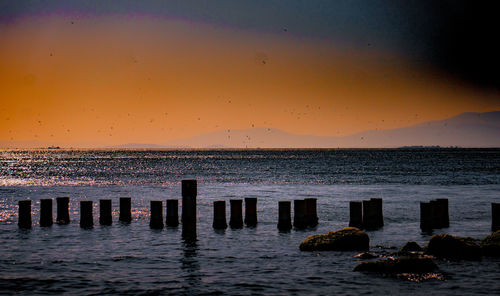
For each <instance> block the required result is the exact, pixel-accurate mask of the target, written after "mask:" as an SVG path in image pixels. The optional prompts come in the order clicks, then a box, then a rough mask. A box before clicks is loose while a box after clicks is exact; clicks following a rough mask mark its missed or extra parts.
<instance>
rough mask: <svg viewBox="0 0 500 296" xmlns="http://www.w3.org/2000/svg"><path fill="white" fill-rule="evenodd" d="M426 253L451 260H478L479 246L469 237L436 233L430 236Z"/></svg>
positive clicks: (480, 254) (480, 253)
mask: <svg viewBox="0 0 500 296" xmlns="http://www.w3.org/2000/svg"><path fill="white" fill-rule="evenodd" d="M426 253H427V254H429V255H433V256H435V257H438V258H445V259H451V260H461V259H464V260H480V259H481V256H482V252H481V247H480V246H479V245H478V244H477V243H476V240H475V239H473V238H470V237H460V236H453V235H449V234H436V235H434V236H432V237H431V240H430V241H429V245H428V247H427V251H426Z"/></svg>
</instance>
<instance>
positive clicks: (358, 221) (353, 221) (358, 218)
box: [349, 201, 363, 229]
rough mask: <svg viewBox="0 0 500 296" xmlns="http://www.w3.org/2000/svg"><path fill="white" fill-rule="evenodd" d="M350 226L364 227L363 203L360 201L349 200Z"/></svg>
mask: <svg viewBox="0 0 500 296" xmlns="http://www.w3.org/2000/svg"><path fill="white" fill-rule="evenodd" d="M349 226H350V227H356V228H359V229H362V228H363V203H362V202H360V201H350V202H349Z"/></svg>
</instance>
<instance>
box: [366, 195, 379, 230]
mask: <svg viewBox="0 0 500 296" xmlns="http://www.w3.org/2000/svg"><path fill="white" fill-rule="evenodd" d="M376 221H377V214H376V212H375V207H374V206H373V205H372V201H371V200H363V228H364V229H368V230H374V229H377V228H378V227H377V222H376Z"/></svg>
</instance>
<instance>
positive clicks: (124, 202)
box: [119, 197, 132, 223]
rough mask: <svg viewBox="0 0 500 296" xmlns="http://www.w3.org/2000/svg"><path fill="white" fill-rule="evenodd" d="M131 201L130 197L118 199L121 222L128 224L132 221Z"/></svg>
mask: <svg viewBox="0 0 500 296" xmlns="http://www.w3.org/2000/svg"><path fill="white" fill-rule="evenodd" d="M131 208H132V199H131V198H130V197H120V218H119V220H120V221H121V222H125V223H130V222H131V221H132V212H131Z"/></svg>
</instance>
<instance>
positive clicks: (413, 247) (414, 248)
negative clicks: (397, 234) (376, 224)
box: [398, 242, 424, 254]
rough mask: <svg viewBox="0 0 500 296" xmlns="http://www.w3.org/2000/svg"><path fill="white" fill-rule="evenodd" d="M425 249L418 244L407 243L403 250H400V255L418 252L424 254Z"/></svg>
mask: <svg viewBox="0 0 500 296" xmlns="http://www.w3.org/2000/svg"><path fill="white" fill-rule="evenodd" d="M423 250H424V249H422V247H420V246H419V245H418V244H417V243H416V242H407V243H406V244H405V245H404V246H403V247H402V248H401V250H399V252H398V253H399V254H411V253H416V252H422V251H423Z"/></svg>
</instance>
